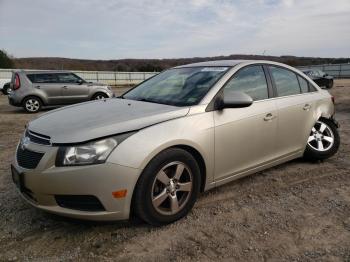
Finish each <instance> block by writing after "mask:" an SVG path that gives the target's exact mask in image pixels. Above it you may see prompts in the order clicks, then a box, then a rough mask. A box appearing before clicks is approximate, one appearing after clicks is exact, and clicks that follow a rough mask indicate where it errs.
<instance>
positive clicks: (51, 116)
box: [28, 98, 189, 144]
mask: <svg viewBox="0 0 350 262" xmlns="http://www.w3.org/2000/svg"><path fill="white" fill-rule="evenodd" d="M188 111H189V107H175V106H169V105H162V104H155V103H149V102H141V101H134V100H127V99H118V98H113V99H106V100H96V101H91V102H86V103H82V104H77V105H73V106H68V107H65V108H60V109H57V110H54V111H51V112H49V113H46V114H43V115H41V116H40V117H39V118H37V119H35V120H33V121H31V122H30V123H29V124H28V129H29V130H30V131H33V132H36V133H39V134H42V135H46V136H50V137H51V143H56V144H61V143H80V142H85V141H88V140H92V139H96V138H99V137H105V136H110V135H115V134H120V133H124V132H128V131H135V130H139V129H141V128H144V127H147V126H150V125H154V124H157V123H160V122H164V121H167V120H171V119H175V118H179V117H183V116H185V115H186V114H187V113H188Z"/></svg>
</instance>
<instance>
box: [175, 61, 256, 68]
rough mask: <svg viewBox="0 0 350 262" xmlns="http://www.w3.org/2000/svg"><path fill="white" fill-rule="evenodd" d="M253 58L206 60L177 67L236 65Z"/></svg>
mask: <svg viewBox="0 0 350 262" xmlns="http://www.w3.org/2000/svg"><path fill="white" fill-rule="evenodd" d="M252 61H253V60H215V61H206V62H198V63H193V64H187V65H181V66H177V68H181V67H196V66H235V65H238V64H241V63H244V62H252Z"/></svg>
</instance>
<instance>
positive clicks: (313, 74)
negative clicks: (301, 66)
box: [302, 69, 334, 89]
mask: <svg viewBox="0 0 350 262" xmlns="http://www.w3.org/2000/svg"><path fill="white" fill-rule="evenodd" d="M302 72H303V73H304V74H305V75H307V76H308V77H310V78H311V79H312V80H313V81H314V82H315V83H316V84H318V86H319V87H323V88H327V89H331V88H332V87H333V84H334V78H333V76H330V75H328V74H326V73H325V72H323V71H321V70H318V69H305V70H302Z"/></svg>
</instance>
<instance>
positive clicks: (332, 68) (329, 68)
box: [297, 64, 350, 78]
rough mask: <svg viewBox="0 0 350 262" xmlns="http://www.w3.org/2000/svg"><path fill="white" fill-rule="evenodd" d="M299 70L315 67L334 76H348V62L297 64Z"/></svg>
mask: <svg viewBox="0 0 350 262" xmlns="http://www.w3.org/2000/svg"><path fill="white" fill-rule="evenodd" d="M297 68H298V69H299V70H304V69H317V70H321V71H323V72H325V73H327V74H329V75H331V76H333V77H335V78H350V64H331V65H310V66H298V67H297Z"/></svg>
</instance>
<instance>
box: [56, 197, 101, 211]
mask: <svg viewBox="0 0 350 262" xmlns="http://www.w3.org/2000/svg"><path fill="white" fill-rule="evenodd" d="M55 199H56V202H57V204H58V205H59V206H60V207H64V208H69V209H75V210H80V211H91V212H94V211H95V212H96V211H105V210H106V209H105V208H104V207H103V205H102V203H101V202H100V200H98V198H97V197H95V196H89V195H55Z"/></svg>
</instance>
